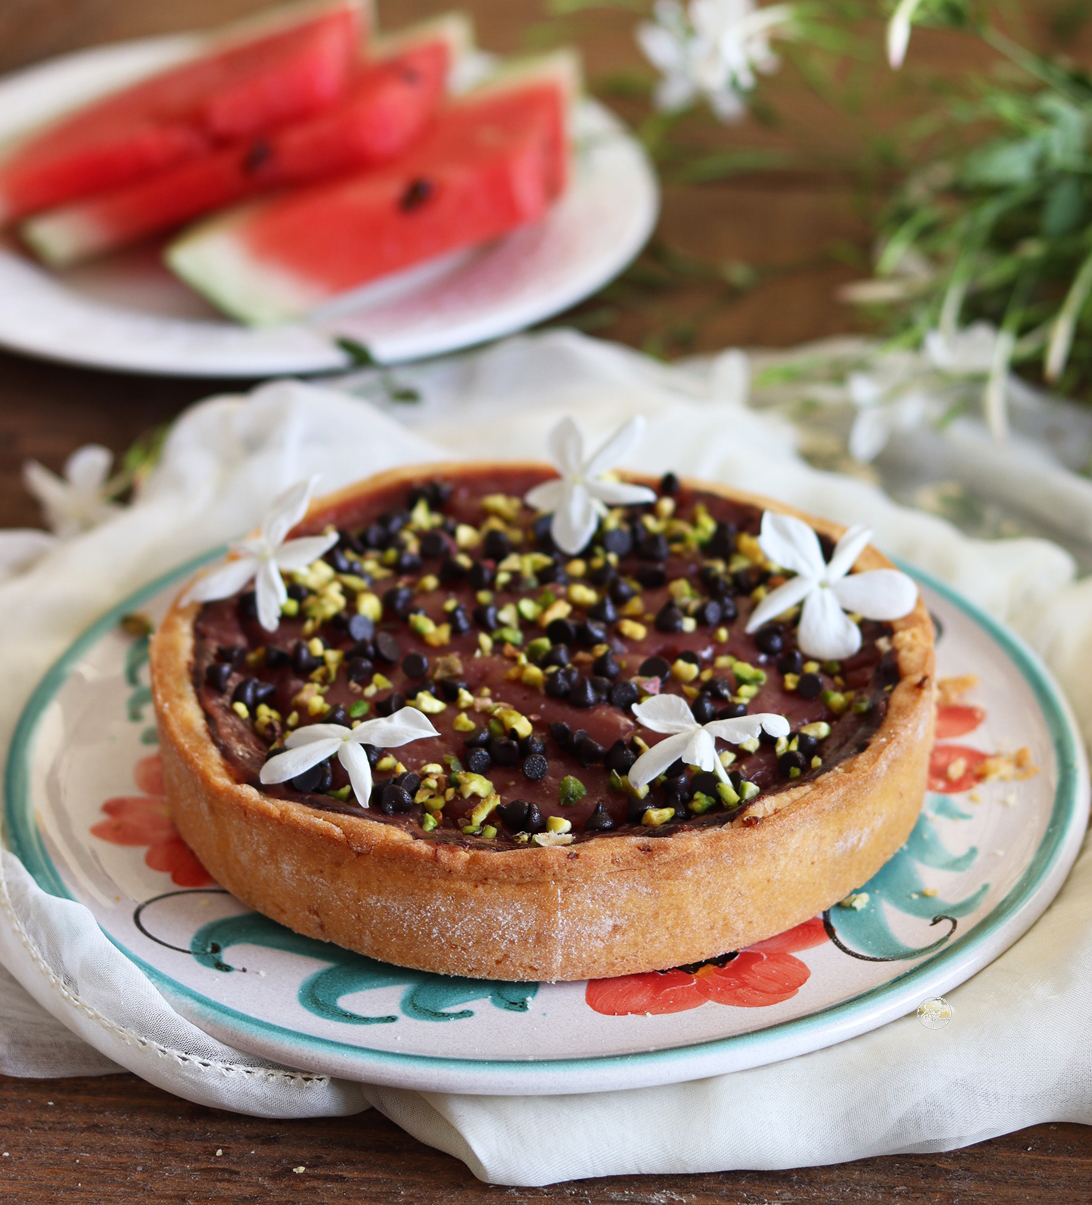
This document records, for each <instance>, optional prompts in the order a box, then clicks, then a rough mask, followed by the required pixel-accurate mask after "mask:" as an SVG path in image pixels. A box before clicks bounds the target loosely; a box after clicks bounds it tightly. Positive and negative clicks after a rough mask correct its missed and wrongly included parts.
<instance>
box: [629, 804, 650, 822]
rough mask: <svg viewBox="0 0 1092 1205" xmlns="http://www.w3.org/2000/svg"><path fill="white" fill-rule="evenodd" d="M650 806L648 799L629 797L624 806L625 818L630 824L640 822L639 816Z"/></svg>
mask: <svg viewBox="0 0 1092 1205" xmlns="http://www.w3.org/2000/svg"><path fill="white" fill-rule="evenodd" d="M651 806H652V803H651V801H650V800H647V799H632V798H631V799H630V801H629V803H628V804H627V806H626V819H627V820H628V821H629V823H630V824H640V823H641V817H642V816H643V815H644V814H645V812H647V811H648V809H649V808H650V807H651Z"/></svg>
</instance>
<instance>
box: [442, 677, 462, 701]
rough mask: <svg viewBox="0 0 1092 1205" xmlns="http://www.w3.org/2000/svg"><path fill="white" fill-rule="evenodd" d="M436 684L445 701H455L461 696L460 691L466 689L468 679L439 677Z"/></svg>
mask: <svg viewBox="0 0 1092 1205" xmlns="http://www.w3.org/2000/svg"><path fill="white" fill-rule="evenodd" d="M436 686H437V687H438V689H439V691H440V694H441V695H442V696H443V698H444V701H445V702H447V703H454V702H455V700H456V699H457V698H458V697H459V691H460V690H466V680H465V679H463V678H437V679H436Z"/></svg>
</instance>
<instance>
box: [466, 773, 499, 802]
mask: <svg viewBox="0 0 1092 1205" xmlns="http://www.w3.org/2000/svg"><path fill="white" fill-rule="evenodd" d="M458 777H459V783H458V786H459V794H460V795H461V796H462V797H463V798H464V799H469V798H470V796H471V795H477V796H478V797H479V798H481V799H485V798H487V797H488V796H490V795H492V794H493V784H492V783H491V782H490V781H489V779H488V778H486V777H485V776H484V775H482V774H475V773H473V771H471V770H462V771H461V772H460V773H459V776H458Z"/></svg>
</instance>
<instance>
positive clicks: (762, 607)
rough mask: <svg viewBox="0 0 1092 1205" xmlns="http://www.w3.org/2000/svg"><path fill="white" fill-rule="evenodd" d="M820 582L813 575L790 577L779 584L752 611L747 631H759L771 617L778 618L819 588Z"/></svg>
mask: <svg viewBox="0 0 1092 1205" xmlns="http://www.w3.org/2000/svg"><path fill="white" fill-rule="evenodd" d="M818 588H819V587H818V584H817V583H816V581H815V579H814V578H811V577H790V578H789V580H788V581H787V582H785V583H784V585H781V586H778V587H777V589H776V590H773V591H771V592H770V593H769V594H767V595H766V597H765V598H764V599H763V600H762V601H761V602H760V603H759V604H758V606H757V607H755V609H754V610H753V611H752V612H751V618H750V619H748V620H747V631H748V632H757V631H758V629H759V628H760V627H762V625H763V624H764V623H769V622H770V620H771V619H776V618H777V617H778V616H779V615H782V614H784V612H785V611H787V610H788V609H789V608H790V607H795V606H796V604H797V603H798V602H800V600H801V599H804V598H807V596H808V595H809V594H810V593H811V592H812V591H813V590H817V589H818Z"/></svg>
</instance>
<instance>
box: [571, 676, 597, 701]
mask: <svg viewBox="0 0 1092 1205" xmlns="http://www.w3.org/2000/svg"><path fill="white" fill-rule="evenodd" d="M569 702H570V703H571V704H572V705H573V706H574V707H594V706H595V704H596V703H597V702H598V699H597V698H596V694H595V687H594V686H592V684H591V683H590V682H589V681H588V679H587V678H585V677H583V676H581V677H579V678H577V680H576V683H575V685H574V686H573V688H572V690H570V691H569Z"/></svg>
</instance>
